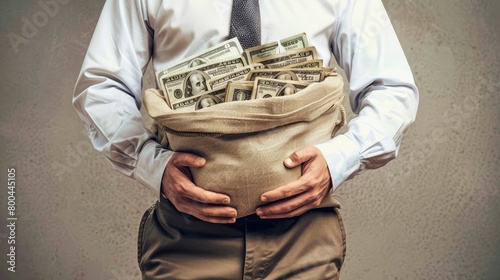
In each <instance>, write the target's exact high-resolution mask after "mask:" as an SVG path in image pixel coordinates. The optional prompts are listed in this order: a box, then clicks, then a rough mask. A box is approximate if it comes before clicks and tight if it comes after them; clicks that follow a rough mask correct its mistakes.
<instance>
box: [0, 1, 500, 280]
mask: <svg viewBox="0 0 500 280" xmlns="http://www.w3.org/2000/svg"><path fill="white" fill-rule="evenodd" d="M59 1H60V2H61V3H63V2H66V3H65V4H60V5H59V10H58V11H57V12H56V13H54V14H52V15H49V16H46V17H44V16H43V15H42V12H43V9H42V8H41V6H40V5H39V4H38V1H35V0H22V1H21V0H3V1H2V3H1V4H0V15H1V16H0V26H1V29H0V35H1V36H2V40H0V51H1V60H0V61H1V65H2V67H1V70H0V77H2V79H1V80H0V85H1V87H0V88H1V94H2V95H1V102H0V137H1V145H0V154H1V157H2V158H1V162H0V176H1V182H2V184H1V186H2V188H1V189H0V207H1V208H0V213H1V217H0V219H1V224H0V225H1V227H0V249H1V250H0V251H1V255H0V263H1V265H0V278H1V279H91V280H94V279H121V280H126V279H139V271H138V268H137V265H136V237H137V227H138V223H139V219H140V217H141V215H142V213H143V211H144V210H145V209H146V208H147V207H148V206H149V205H150V204H151V203H152V202H153V201H154V200H155V198H154V197H153V196H152V195H151V194H150V193H149V192H148V191H146V190H145V189H144V188H143V187H142V186H140V185H139V184H138V183H136V182H134V181H132V180H130V179H127V178H125V177H123V176H121V175H120V174H118V173H116V172H115V171H113V170H112V169H111V167H110V166H109V164H108V163H107V162H106V160H105V159H104V158H103V156H101V155H100V154H98V153H97V152H95V151H93V150H92V148H91V147H90V144H89V143H90V142H89V141H88V140H87V138H86V134H85V132H84V129H83V125H82V124H81V122H80V120H79V119H78V118H77V116H76V113H75V112H74V109H73V107H72V106H71V92H72V89H73V85H74V83H75V79H76V77H77V74H78V71H79V68H80V66H81V63H82V59H83V55H84V53H85V50H86V46H87V44H88V42H89V40H90V36H91V34H92V31H93V28H94V26H95V23H96V20H97V18H98V15H99V12H100V9H101V7H102V5H103V0H98V1H76V0H73V1H70V0H65V1H62V0H59ZM384 3H385V5H386V8H387V10H388V12H389V14H390V16H391V18H392V21H393V25H394V27H395V29H396V31H397V32H398V34H399V36H400V40H401V42H402V44H403V47H404V49H405V51H406V54H407V56H408V59H409V61H410V64H411V65H412V68H413V70H414V73H415V77H416V81H417V84H418V86H419V87H420V90H421V103H420V108H419V114H418V118H417V121H416V123H415V124H414V125H413V126H412V127H411V129H410V130H409V131H408V133H407V134H406V136H405V139H404V141H403V145H402V149H401V152H400V154H399V157H398V158H397V159H396V160H395V161H392V162H391V163H390V164H388V165H387V166H386V167H384V168H382V169H379V170H375V171H368V172H366V173H364V174H363V175H361V176H358V177H356V178H355V179H354V180H351V181H349V182H347V183H345V184H344V185H343V186H342V187H341V188H340V189H339V191H338V192H337V193H338V194H339V195H340V196H341V197H342V201H343V204H344V209H343V210H342V213H343V216H344V220H345V224H346V227H347V234H348V251H347V260H346V263H345V267H344V269H343V271H342V276H343V279H500V190H499V187H500V175H499V174H500V173H499V172H498V171H499V160H500V148H499V147H498V139H499V136H500V124H499V121H500V120H499V113H498V110H499V109H498V108H499V107H500V102H499V98H498V97H495V96H497V94H498V91H499V90H500V82H499V79H498V75H499V74H500V71H499V63H500V59H499V54H498V52H499V51H500V49H499V47H498V46H499V44H500V32H499V30H500V20H499V19H498V17H496V16H497V14H498V13H499V12H500V2H499V1H496V0H484V1H473V0H441V1H433V0H419V1H417V0H412V1H409V0H385V1H384ZM33 17H35V18H36V20H37V22H38V24H39V25H40V27H39V28H37V30H25V33H26V34H27V35H28V36H24V37H23V38H24V39H19V37H16V39H17V40H18V43H19V45H17V46H12V44H11V43H10V40H11V39H9V36H10V38H14V37H15V35H13V34H16V35H17V36H23V35H22V31H23V30H22V26H23V24H24V23H23V21H24V20H30V21H32V20H33ZM30 31H31V32H30ZM9 34H10V35H9ZM147 84H148V85H151V84H152V79H151V76H148V78H147ZM11 167H15V168H16V183H17V185H16V202H17V204H16V206H17V209H16V211H17V212H16V215H17V217H18V220H17V224H16V226H17V227H16V241H17V244H16V245H17V247H16V248H17V250H16V257H17V259H16V261H17V263H16V269H17V272H16V273H10V272H8V271H7V270H6V254H7V247H6V245H7V240H8V239H7V238H8V232H7V228H6V226H5V225H4V223H5V222H6V215H7V186H6V182H7V169H8V168H11Z"/></svg>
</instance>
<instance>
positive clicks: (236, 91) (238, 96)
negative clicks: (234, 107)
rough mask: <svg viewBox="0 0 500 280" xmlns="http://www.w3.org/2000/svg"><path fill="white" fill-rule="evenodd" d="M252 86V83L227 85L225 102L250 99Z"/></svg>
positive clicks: (243, 82)
mask: <svg viewBox="0 0 500 280" xmlns="http://www.w3.org/2000/svg"><path fill="white" fill-rule="evenodd" d="M253 84H254V82H253V81H238V82H229V83H227V86H226V97H225V102H231V101H243V100H250V99H252V89H253Z"/></svg>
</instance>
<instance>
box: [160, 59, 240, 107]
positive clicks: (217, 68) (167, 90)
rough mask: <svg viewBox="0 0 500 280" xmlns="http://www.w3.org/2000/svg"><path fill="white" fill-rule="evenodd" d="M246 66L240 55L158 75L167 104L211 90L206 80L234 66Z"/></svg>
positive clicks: (228, 71)
mask: <svg viewBox="0 0 500 280" xmlns="http://www.w3.org/2000/svg"><path fill="white" fill-rule="evenodd" d="M244 66H246V62H245V61H244V59H243V58H242V57H241V56H238V57H234V58H231V59H228V60H224V61H217V62H211V63H209V64H203V65H201V66H198V67H196V68H189V69H185V70H183V71H177V72H174V73H171V74H165V75H163V76H161V77H160V86H161V87H162V90H163V94H164V95H165V99H166V100H167V103H168V104H169V105H171V104H174V103H179V102H180V101H184V99H187V98H190V97H192V96H195V95H200V94H202V93H204V92H206V91H209V90H211V89H212V88H210V86H209V85H208V83H207V81H208V80H210V79H211V78H213V77H216V76H220V75H223V74H228V73H231V72H233V71H234V69H236V68H240V67H244Z"/></svg>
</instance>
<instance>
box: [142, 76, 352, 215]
mask: <svg viewBox="0 0 500 280" xmlns="http://www.w3.org/2000/svg"><path fill="white" fill-rule="evenodd" d="M343 99H344V94H343V81H342V78H341V77H340V76H339V75H338V74H337V73H333V74H332V75H330V76H328V77H326V78H325V80H324V81H322V82H320V83H313V84H311V85H309V86H308V87H307V88H305V89H303V90H301V91H299V92H297V93H296V94H294V95H290V96H283V97H275V98H263V99H256V100H248V101H235V102H226V103H221V104H217V105H216V106H211V107H208V108H204V109H201V110H198V111H194V112H186V111H178V110H177V111H174V110H172V109H170V107H169V106H168V105H167V103H166V102H165V99H164V98H163V96H162V94H161V92H160V91H158V90H156V89H148V90H146V91H145V92H144V104H145V106H146V109H147V111H148V113H149V115H150V116H151V117H152V118H153V119H154V121H155V122H156V123H157V125H158V128H159V131H163V133H164V134H165V135H164V136H166V137H165V139H166V140H168V144H167V142H166V141H162V142H161V144H162V145H163V146H164V147H167V146H168V148H170V149H172V150H173V151H180V152H189V153H193V154H196V155H198V156H201V157H204V158H205V159H206V164H205V166H203V167H201V168H191V173H192V176H193V182H194V183H195V184H196V185H197V186H199V187H201V188H203V189H206V190H210V191H214V192H218V193H224V194H227V195H229V197H230V198H231V204H230V205H231V206H233V207H235V208H236V209H237V211H238V217H243V216H247V215H250V214H253V213H255V209H256V208H257V207H258V206H259V205H262V203H261V202H260V195H261V194H263V193H264V192H266V191H269V190H272V189H275V188H277V187H280V186H282V185H285V184H287V183H290V182H291V181H293V180H296V179H297V178H299V177H300V176H301V167H300V166H298V167H296V168H291V169H290V168H286V167H285V166H284V165H283V161H284V159H285V158H287V157H288V156H290V155H291V154H292V153H293V152H294V151H296V150H299V149H302V148H304V147H306V146H311V145H316V144H319V143H322V142H325V141H327V140H328V139H330V138H331V137H333V136H334V134H335V133H336V132H337V131H338V130H339V129H340V127H341V126H342V125H344V124H345V110H344V108H343V107H342V105H341V103H342V101H343ZM327 206H333V207H340V204H339V203H338V202H337V201H336V200H335V199H334V198H333V196H332V195H327V196H326V197H325V199H324V200H323V202H322V204H321V205H320V206H319V207H327Z"/></svg>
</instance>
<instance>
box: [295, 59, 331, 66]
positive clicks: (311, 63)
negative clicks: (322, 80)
mask: <svg viewBox="0 0 500 280" xmlns="http://www.w3.org/2000/svg"><path fill="white" fill-rule="evenodd" d="M288 67H290V68H321V67H323V59H313V60H308V61H304V62H300V63H297V64H292V65H289V66H288Z"/></svg>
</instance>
